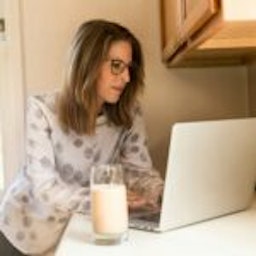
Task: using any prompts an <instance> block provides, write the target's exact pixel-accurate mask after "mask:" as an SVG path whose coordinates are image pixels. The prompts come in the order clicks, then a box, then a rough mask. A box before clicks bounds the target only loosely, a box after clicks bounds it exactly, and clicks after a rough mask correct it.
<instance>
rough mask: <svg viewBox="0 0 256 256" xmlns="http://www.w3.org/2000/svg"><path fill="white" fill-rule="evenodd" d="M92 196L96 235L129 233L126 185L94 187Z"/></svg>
mask: <svg viewBox="0 0 256 256" xmlns="http://www.w3.org/2000/svg"><path fill="white" fill-rule="evenodd" d="M91 196H92V197H91V200H92V201H91V203H92V221H93V229H94V232H95V233H98V234H121V233H123V232H125V231H127V228H128V206H127V198H126V188H125V185H123V184H104V185H93V186H92V191H91Z"/></svg>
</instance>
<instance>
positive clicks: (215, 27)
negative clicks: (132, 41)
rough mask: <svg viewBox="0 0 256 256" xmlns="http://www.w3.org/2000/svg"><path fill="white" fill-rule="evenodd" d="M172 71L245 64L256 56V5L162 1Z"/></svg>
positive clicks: (232, 0) (234, 0)
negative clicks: (181, 68)
mask: <svg viewBox="0 0 256 256" xmlns="http://www.w3.org/2000/svg"><path fill="white" fill-rule="evenodd" d="M161 15H162V49H163V60H164V62H165V63H166V64H167V66H169V67H175V66H177V67H178V66H181V67H182V66H205V65H228V64H243V63H245V62H247V61H248V60H250V59H251V58H254V57H255V56H256V2H255V1H246V0H161Z"/></svg>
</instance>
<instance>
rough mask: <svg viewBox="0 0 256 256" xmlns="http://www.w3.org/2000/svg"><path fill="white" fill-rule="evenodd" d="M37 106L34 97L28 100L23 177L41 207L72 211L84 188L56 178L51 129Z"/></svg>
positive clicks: (78, 201)
mask: <svg viewBox="0 0 256 256" xmlns="http://www.w3.org/2000/svg"><path fill="white" fill-rule="evenodd" d="M39 105H40V104H38V102H37V100H36V99H35V98H33V97H31V98H29V100H28V105H27V116H26V118H27V120H26V123H27V124H26V125H27V127H26V132H27V136H26V168H25V174H26V176H27V177H28V179H29V181H30V183H31V187H32V189H31V193H32V195H33V197H34V198H35V199H36V201H37V202H39V203H40V204H41V205H48V206H51V207H55V208H57V209H59V210H62V211H71V210H75V209H76V208H77V206H78V204H79V203H80V201H81V199H82V197H83V196H82V194H83V192H84V190H85V188H83V187H74V186H73V187H72V186H69V185H67V184H65V183H63V182H60V181H59V179H58V178H57V175H58V173H57V170H56V165H55V157H54V152H53V145H52V140H51V128H50V126H49V123H48V120H47V118H46V115H45V114H44V112H43V111H42V109H41V107H40V106H39Z"/></svg>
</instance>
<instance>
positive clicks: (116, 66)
mask: <svg viewBox="0 0 256 256" xmlns="http://www.w3.org/2000/svg"><path fill="white" fill-rule="evenodd" d="M107 61H110V69H111V73H112V74H113V75H116V76H117V75H120V74H122V73H123V72H124V71H125V69H126V68H127V69H128V70H129V72H131V71H132V69H133V68H134V65H133V64H132V63H129V64H127V63H125V62H124V61H122V60H120V59H110V60H107Z"/></svg>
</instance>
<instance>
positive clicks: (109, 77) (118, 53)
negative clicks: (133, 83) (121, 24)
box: [96, 41, 132, 111]
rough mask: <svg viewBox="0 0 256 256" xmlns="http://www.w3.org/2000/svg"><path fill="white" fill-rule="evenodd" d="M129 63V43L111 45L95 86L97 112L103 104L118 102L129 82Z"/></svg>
mask: <svg viewBox="0 0 256 256" xmlns="http://www.w3.org/2000/svg"><path fill="white" fill-rule="evenodd" d="M131 63H132V48H131V45H130V43H129V42H127V41H116V42H114V43H112V45H111V46H110V49H109V52H108V55H107V58H106V60H104V61H103V63H102V66H101V69H100V72H99V78H98V81H97V85H96V90H97V96H98V102H99V111H100V110H101V108H102V105H103V104H104V103H105V102H107V103H113V104H115V103H116V102H117V101H118V100H119V98H120V96H121V94H122V92H123V90H124V88H125V86H126V84H127V83H128V82H129V81H130V72H129V68H130V66H131Z"/></svg>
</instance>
